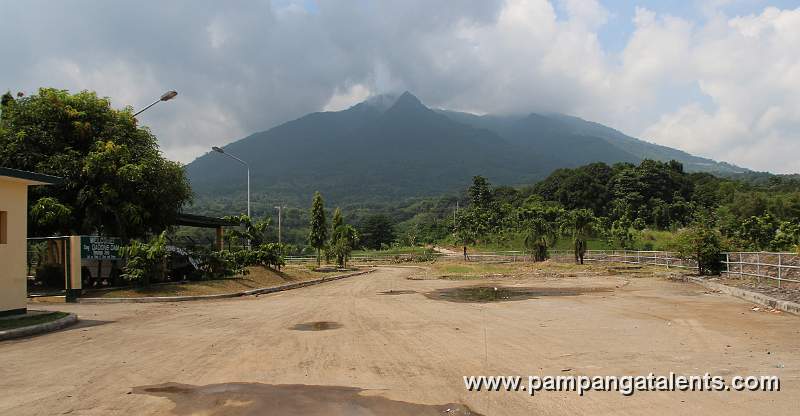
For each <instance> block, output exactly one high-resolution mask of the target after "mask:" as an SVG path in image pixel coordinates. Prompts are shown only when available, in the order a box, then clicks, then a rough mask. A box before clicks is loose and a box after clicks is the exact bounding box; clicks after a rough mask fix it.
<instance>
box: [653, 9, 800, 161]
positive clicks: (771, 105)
mask: <svg viewBox="0 0 800 416" xmlns="http://www.w3.org/2000/svg"><path fill="white" fill-rule="evenodd" d="M724 23H725V24H719V22H717V24H713V23H712V24H709V25H708V27H705V28H701V29H700V30H698V31H696V32H695V33H693V35H692V47H691V53H690V54H689V55H688V56H687V57H686V58H687V59H686V61H685V66H686V67H687V68H688V70H689V73H688V76H689V78H690V79H696V80H697V81H698V84H699V86H700V89H701V90H702V91H703V93H705V94H706V95H707V96H708V97H710V99H711V100H712V102H713V104H714V105H713V108H711V109H710V110H709V109H703V108H701V106H700V105H699V104H698V103H689V104H687V105H686V106H683V107H682V108H680V109H678V110H677V111H674V112H668V113H665V114H663V115H662V116H661V117H660V119H659V120H658V121H657V122H655V123H654V124H652V125H651V126H649V127H648V128H647V129H646V130H645V132H644V133H645V135H647V136H649V137H652V138H653V139H654V140H656V141H658V142H660V143H664V144H667V145H671V146H676V147H680V148H683V149H686V150H689V151H694V152H697V153H700V154H704V155H708V156H714V157H716V158H721V159H726V160H730V161H733V162H736V163H740V164H742V165H744V166H748V167H753V168H756V169H760V170H769V171H773V172H800V159H798V157H797V155H798V154H800V53H798V52H797V45H798V44H800V9H797V10H778V9H774V8H768V9H766V10H764V11H763V13H761V14H758V15H751V16H743V17H736V18H731V19H727V20H726V21H725V22H724Z"/></svg>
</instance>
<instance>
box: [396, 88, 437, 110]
mask: <svg viewBox="0 0 800 416" xmlns="http://www.w3.org/2000/svg"><path fill="white" fill-rule="evenodd" d="M416 110H428V107H426V106H425V104H422V101H420V100H419V98H417V97H415V96H414V94H411V93H410V92H408V91H406V92H404V93H403V94H402V95H400V97H398V98H397V100H396V101H395V102H394V105H392V107H391V108H390V109H389V110H387V111H416Z"/></svg>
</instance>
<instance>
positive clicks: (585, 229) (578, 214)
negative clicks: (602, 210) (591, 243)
mask: <svg viewBox="0 0 800 416" xmlns="http://www.w3.org/2000/svg"><path fill="white" fill-rule="evenodd" d="M568 221H569V222H568V224H567V225H568V227H569V230H568V231H571V233H572V243H573V247H574V250H575V263H577V264H583V257H584V255H586V241H587V240H588V239H589V237H590V236H591V234H592V232H593V231H594V226H595V223H596V222H597V218H595V216H594V214H593V213H592V211H590V210H588V209H576V210H575V211H572V212H571V213H570V215H569V220H568Z"/></svg>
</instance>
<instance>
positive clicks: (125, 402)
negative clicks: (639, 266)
mask: <svg viewBox="0 0 800 416" xmlns="http://www.w3.org/2000/svg"><path fill="white" fill-rule="evenodd" d="M414 273H418V272H416V271H415V270H414V269H400V268H391V269H382V270H379V271H377V272H375V273H372V274H368V275H365V276H363V277H357V278H353V279H347V280H343V281H338V282H332V283H329V284H325V285H320V286H315V287H310V288H304V289H299V290H294V291H290V292H285V293H279V294H274V295H268V296H261V297H253V298H248V299H234V300H225V301H208V302H187V303H181V304H120V305H88V304H87V305H80V304H78V305H53V307H52V308H53V309H56V308H58V309H62V310H65V311H70V312H77V313H78V314H79V316H80V317H81V319H83V320H84V322H83V323H82V324H80V325H79V326H77V327H73V328H72V329H68V330H64V331H61V332H57V333H53V334H48V335H44V336H40V337H35V338H30V339H24V340H18V341H9V342H3V343H0V391H2V395H0V414H9V415H12V414H13V415H45V414H48V415H49V414H73V415H76V414H77V415H108V414H121V415H131V414H195V413H199V414H267V415H268V414H276V415H287V414H328V415H331V414H365V415H370V414H466V412H467V407H468V408H470V409H472V411H474V412H479V413H480V414H484V415H523V414H525V415H527V414H592V415H597V414H690V413H698V414H725V415H739V414H741V415H750V414H756V413H764V414H769V415H784V414H787V415H788V414H796V413H795V412H796V409H798V408H800V343H799V342H798V339H800V318H797V317H794V316H789V315H776V314H770V313H764V312H753V311H751V310H750V305H748V304H747V303H745V302H742V301H739V300H737V299H734V298H730V297H727V296H723V295H714V294H705V293H704V291H703V289H702V288H700V287H699V286H695V285H690V284H682V283H673V282H668V281H663V280H656V279H634V280H632V282H631V283H630V284H628V285H627V286H624V287H621V288H616V286H619V285H620V283H621V280H620V278H618V277H609V278H607V279H606V278H586V279H582V278H574V279H567V280H564V281H548V282H544V281H542V280H540V281H531V282H516V283H518V284H520V285H539V286H541V285H547V286H557V287H566V286H569V287H594V288H610V289H613V291H610V292H609V291H602V290H597V291H593V292H589V293H586V294H582V295H577V296H541V297H535V298H533V299H528V300H519V301H513V302H497V303H467V302H452V301H448V300H445V299H435V298H434V299H431V298H429V297H426V296H424V295H423V293H429V292H432V291H434V290H436V289H445V288H451V287H454V286H462V285H463V286H466V285H472V284H475V282H452V281H443V280H408V279H407V277H408V276H410V275H411V274H414ZM554 293H561V292H560V291H554ZM38 306H39V305H37V307H38ZM48 307H49V306H48ZM320 322H322V323H320ZM298 324H308V325H306V326H302V325H301V326H300V327H296V325H298ZM315 325H316V326H318V328H317V327H315ZM328 326H329V327H330V329H327V330H313V329H324V328H325V327H328ZM294 327H296V328H302V329H306V330H295V329H292V328H294ZM307 329H311V330H307ZM565 370H566V371H565ZM669 371H674V372H677V373H685V374H701V375H702V374H703V373H705V372H710V373H712V374H715V375H723V376H728V377H730V376H732V375H750V374H757V375H762V374H769V375H773V374H774V375H778V376H780V377H781V382H782V383H781V388H782V389H781V390H782V391H781V392H778V393H763V392H761V393H733V392H728V393H716V392H713V393H712V392H693V393H692V392H684V393H636V394H635V395H633V396H632V397H623V396H622V395H620V394H619V393H613V392H609V393H604V392H589V393H587V394H586V395H585V396H584V397H578V396H577V394H576V393H553V392H541V393H539V394H537V395H536V396H534V397H530V396H528V394H527V393H524V392H517V393H507V392H491V393H487V392H481V393H473V392H467V391H466V390H465V388H464V383H463V380H462V376H464V375H481V374H487V375H495V374H503V375H524V376H527V375H529V374H531V375H563V374H585V375H640V374H641V375H646V374H647V373H649V372H655V373H657V374H666V373H668V372H669ZM165 383H177V384H165ZM283 385H290V386H283ZM309 386H311V387H309ZM359 389H363V391H362V390H359ZM447 409H450V412H446V410H447ZM382 412H383V413H382Z"/></svg>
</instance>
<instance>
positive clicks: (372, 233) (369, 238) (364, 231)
mask: <svg viewBox="0 0 800 416" xmlns="http://www.w3.org/2000/svg"><path fill="white" fill-rule="evenodd" d="M360 228H361V233H360V234H361V243H362V245H363V246H364V247H366V248H369V249H373V250H380V249H381V247H382V246H383V245H384V244H386V245H388V244H391V243H392V242H394V240H395V231H394V224H393V223H392V220H391V219H389V217H387V216H386V215H383V214H376V215H370V216H369V217H367V218H365V219H364V222H363V223H362V224H361V227H360Z"/></svg>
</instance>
